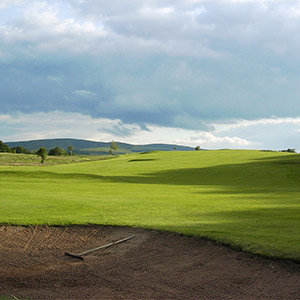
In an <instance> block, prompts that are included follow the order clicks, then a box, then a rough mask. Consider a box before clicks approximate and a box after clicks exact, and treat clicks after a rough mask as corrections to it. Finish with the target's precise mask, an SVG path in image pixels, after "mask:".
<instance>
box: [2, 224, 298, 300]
mask: <svg viewBox="0 0 300 300" xmlns="http://www.w3.org/2000/svg"><path fill="white" fill-rule="evenodd" d="M131 235H135V238H133V239H131V240H129V241H127V242H124V243H121V244H118V245H113V246H111V247H109V248H107V249H105V250H99V251H94V252H92V253H90V254H88V255H86V256H84V261H80V260H78V259H74V258H71V257H68V256H65V255H64V253H65V252H66V251H67V252H71V253H81V252H83V251H85V250H87V249H92V248H95V247H98V246H101V245H104V244H106V243H109V242H111V241H116V240H119V239H122V238H126V237H128V236H131ZM0 295H7V296H11V295H13V296H15V297H17V298H18V299H24V298H29V299H64V300H66V299H299V297H300V265H299V264H296V263H293V262H287V261H274V260H269V259H264V258H260V257H257V256H254V255H251V254H247V253H242V252H238V251H234V250H232V249H230V248H228V247H225V246H221V245H218V244H216V243H213V242H210V241H206V240H202V239H198V238H192V237H185V236H181V235H176V234H170V233H163V232H158V231H147V230H141V229H133V228H127V227H125V228H124V227H97V226H88V227H80V226H70V227H42V226H37V227H12V226H0Z"/></svg>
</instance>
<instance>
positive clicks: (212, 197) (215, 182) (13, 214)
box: [0, 150, 300, 260]
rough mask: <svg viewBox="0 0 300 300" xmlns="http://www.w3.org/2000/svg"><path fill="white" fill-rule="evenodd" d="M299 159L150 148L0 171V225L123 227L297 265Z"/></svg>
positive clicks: (299, 251)
mask: <svg viewBox="0 0 300 300" xmlns="http://www.w3.org/2000/svg"><path fill="white" fill-rule="evenodd" d="M299 166H300V156H299V155H297V154H286V153H285V154H284V153H275V152H274V153H273V152H260V151H232V150H230V151H229V150H227V151H225V150H224V151H197V152H196V151H195V152H175V151H174V152H154V153H148V154H143V155H141V154H129V155H122V156H120V157H118V158H115V159H113V160H106V161H93V162H86V163H73V164H61V165H49V166H0V189H1V200H0V222H1V223H8V224H21V225H29V224H49V225H67V224H91V223H92V224H104V225H108V224H109V225H129V226H136V227H144V228H154V229H161V230H168V231H173V232H179V233H183V234H189V235H196V236H203V237H207V238H210V239H214V240H217V241H219V242H222V243H226V244H230V245H232V246H234V247H237V248H239V249H243V250H247V251H251V252H253V253H259V254H262V255H266V256H271V257H281V258H292V259H296V260H300V185H299V182H300V168H299Z"/></svg>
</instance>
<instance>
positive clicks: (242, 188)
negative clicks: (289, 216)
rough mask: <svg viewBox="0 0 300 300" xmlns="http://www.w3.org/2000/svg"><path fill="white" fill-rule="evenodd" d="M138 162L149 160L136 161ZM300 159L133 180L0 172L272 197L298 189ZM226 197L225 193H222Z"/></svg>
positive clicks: (143, 175)
mask: <svg viewBox="0 0 300 300" xmlns="http://www.w3.org/2000/svg"><path fill="white" fill-rule="evenodd" d="M131 161H135V162H139V161H150V159H149V160H148V159H135V160H131ZM299 164H300V155H287V156H282V155H281V156H278V157H273V158H268V159H258V160H253V161H252V162H248V163H242V164H224V165H216V166H210V167H203V168H197V167H195V168H182V169H180V168H178V169H171V170H163V171H158V172H149V173H141V174H138V175H133V176H130V175H129V176H117V175H116V176H105V175H104V176H102V175H97V174H84V173H56V172H48V171H18V170H10V171H0V178H1V177H4V178H5V177H11V176H16V177H19V178H22V177H24V178H44V179H46V178H50V179H59V180H64V179H65V180H70V179H72V180H95V181H106V182H114V183H130V184H157V185H176V186H181V185H185V186H199V187H201V186H206V187H210V186H211V187H213V188H218V187H221V188H223V189H224V188H227V191H228V192H229V193H234V192H235V190H236V191H237V192H238V193H241V192H242V193H254V192H255V193H257V192H259V190H261V191H263V192H264V193H266V192H268V193H272V192H274V191H276V190H277V189H278V188H291V189H299V185H298V184H299V182H300V168H299ZM222 193H224V191H222Z"/></svg>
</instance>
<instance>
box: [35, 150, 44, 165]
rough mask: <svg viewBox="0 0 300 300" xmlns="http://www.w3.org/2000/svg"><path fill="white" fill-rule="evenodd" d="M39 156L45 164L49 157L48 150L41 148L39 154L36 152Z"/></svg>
mask: <svg viewBox="0 0 300 300" xmlns="http://www.w3.org/2000/svg"><path fill="white" fill-rule="evenodd" d="M36 155H37V156H40V157H41V159H42V164H43V163H44V161H45V160H46V157H47V150H46V149H45V147H41V148H40V149H39V150H38V151H37V152H36Z"/></svg>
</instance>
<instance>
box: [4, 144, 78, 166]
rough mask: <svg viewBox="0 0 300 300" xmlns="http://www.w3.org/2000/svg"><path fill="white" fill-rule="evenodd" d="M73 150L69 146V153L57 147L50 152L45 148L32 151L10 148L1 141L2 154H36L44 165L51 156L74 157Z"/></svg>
mask: <svg viewBox="0 0 300 300" xmlns="http://www.w3.org/2000/svg"><path fill="white" fill-rule="evenodd" d="M73 150H74V148H73V146H69V147H68V151H69V152H67V151H66V150H65V149H63V148H60V147H55V148H53V149H50V150H49V151H48V152H47V150H46V148H45V147H41V148H40V149H39V150H33V151H30V150H28V149H26V148H24V147H22V146H16V147H13V148H10V147H9V146H8V145H6V144H4V143H3V142H2V141H0V152H5V153H22V154H36V155H37V156H40V157H41V159H42V163H43V162H44V160H45V159H46V157H47V155H50V156H61V155H70V156H73V155H74V152H73Z"/></svg>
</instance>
